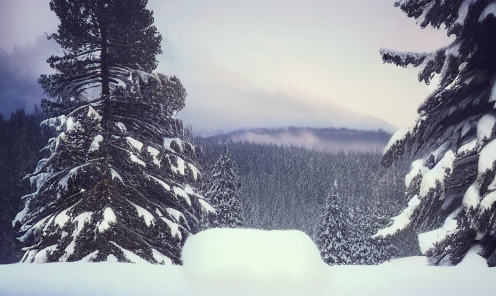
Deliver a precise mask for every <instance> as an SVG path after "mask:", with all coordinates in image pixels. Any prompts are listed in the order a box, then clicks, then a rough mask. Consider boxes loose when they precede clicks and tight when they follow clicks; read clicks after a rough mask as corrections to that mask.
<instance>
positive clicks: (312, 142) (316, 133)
mask: <svg viewBox="0 0 496 296" xmlns="http://www.w3.org/2000/svg"><path fill="white" fill-rule="evenodd" d="M206 138H209V139H211V140H217V141H219V142H229V141H232V142H251V143H259V144H274V145H279V146H291V145H292V146H299V147H305V148H308V149H318V150H324V151H332V152H337V151H381V152H382V150H383V149H384V148H385V147H386V145H387V143H388V141H389V139H390V138H391V134H390V133H388V132H385V131H383V130H356V129H347V128H333V127H329V128H312V127H294V126H292V127H283V128H254V129H240V130H236V131H233V132H230V133H226V134H220V135H214V136H210V137H206Z"/></svg>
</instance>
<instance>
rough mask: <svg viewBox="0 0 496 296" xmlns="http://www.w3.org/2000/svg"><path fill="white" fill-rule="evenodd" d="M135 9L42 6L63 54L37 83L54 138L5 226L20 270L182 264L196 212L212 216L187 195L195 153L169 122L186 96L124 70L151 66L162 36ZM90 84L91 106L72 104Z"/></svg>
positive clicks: (173, 84) (128, 4)
mask: <svg viewBox="0 0 496 296" xmlns="http://www.w3.org/2000/svg"><path fill="white" fill-rule="evenodd" d="M145 4H146V1H137V0H125V1H111V0H96V1H89V0H88V1H58V0H53V1H52V2H51V8H52V10H54V11H55V12H56V13H57V15H58V16H59V17H60V18H61V24H60V26H59V33H58V35H54V36H55V37H54V38H55V39H56V40H57V41H58V42H60V43H61V45H62V47H63V48H65V49H66V50H68V51H69V53H67V54H66V56H65V57H63V58H61V59H56V58H51V62H52V65H58V66H57V67H55V68H56V69H57V70H58V71H59V72H58V73H57V74H56V75H53V76H44V77H42V79H41V83H42V85H43V86H44V88H45V90H46V91H47V93H48V94H50V95H52V96H54V97H53V98H52V100H50V101H49V100H45V101H43V108H44V110H46V111H47V113H48V114H50V115H51V116H52V117H51V118H49V119H47V120H45V121H44V125H45V126H47V127H50V128H53V129H54V131H55V136H54V137H53V138H52V139H50V140H49V142H48V145H47V146H46V148H45V149H46V150H47V151H48V152H49V156H48V157H47V158H45V159H42V160H41V161H39V163H38V166H37V168H36V170H35V172H34V173H32V174H31V175H30V179H31V182H32V184H33V185H34V186H35V187H36V191H35V192H34V193H32V194H28V195H26V196H24V197H23V199H24V209H23V210H22V211H20V212H19V213H18V214H17V216H16V218H15V220H14V223H15V224H16V225H17V227H19V229H20V231H21V233H22V236H21V237H20V238H19V240H20V241H21V242H22V243H23V244H24V249H23V250H25V253H24V256H23V258H22V261H23V262H56V261H59V262H63V261H77V260H86V261H116V260H117V261H120V262H139V261H148V262H152V263H161V264H168V263H173V264H181V248H182V245H183V244H184V242H185V240H186V237H187V236H188V235H189V234H190V233H195V232H197V231H199V229H200V224H199V220H198V218H199V217H200V216H201V211H208V210H213V209H212V208H211V207H210V206H209V205H208V203H207V202H205V201H204V200H203V197H202V196H200V195H199V194H198V193H197V190H196V189H195V187H196V186H197V185H198V182H199V170H198V169H197V160H196V159H197V153H196V149H195V147H194V146H193V145H192V144H190V143H189V142H187V141H184V140H183V127H182V123H181V121H180V120H178V119H176V118H174V115H175V114H176V112H177V111H179V110H180V109H181V108H183V107H184V99H185V97H186V91H185V89H184V88H183V86H182V85H181V83H180V81H179V79H177V78H176V77H166V76H164V75H161V74H150V73H148V72H146V71H141V70H133V71H130V70H132V69H136V68H140V69H144V70H147V71H151V70H152V69H153V68H154V67H155V64H156V61H155V54H156V53H157V52H158V48H159V47H158V45H157V44H156V42H159V39H160V38H159V35H157V34H158V33H156V31H155V29H154V27H153V26H151V24H152V21H153V18H151V12H149V11H148V10H146V9H145V8H144V6H145ZM126 22H129V24H127V25H126V24H124V23H126ZM121 26H123V27H121ZM104 32H106V33H104ZM98 34H101V35H98ZM105 34H106V35H105ZM104 35H105V36H104ZM140 36H141V37H140ZM147 36H148V37H147ZM150 36H154V37H153V38H151V37H150ZM147 38H151V39H147ZM85 40H86V41H87V40H90V41H92V40H97V41H102V42H103V41H104V43H103V45H101V47H98V46H99V44H100V43H98V42H96V43H95V44H96V45H95V47H93V45H92V43H89V44H88V43H85V42H86V41H85ZM83 41H85V42H83ZM128 41H129V42H128ZM148 41H150V44H147V42H148ZM154 44H155V45H154ZM150 46H151V47H152V49H150V48H149V47H150ZM104 56H106V57H104ZM121 58H123V59H121ZM105 60H106V61H107V62H105ZM54 61H59V62H60V63H59V64H57V63H55V64H54ZM80 61H81V62H80ZM103 63H108V65H107V66H108V67H107V70H105V68H104V67H105V66H102V64H103ZM59 66H60V67H59ZM99 67H100V68H99ZM105 71H107V74H104V73H102V72H105ZM126 71H127V72H126ZM105 77H106V78H105ZM47 81H50V84H46V83H47ZM95 83H97V84H98V83H100V84H101V94H100V95H99V97H97V98H96V99H93V98H87V97H84V96H83V95H81V92H83V91H84V90H86V89H88V88H92V87H94V84H95ZM106 84H107V86H108V85H112V87H109V89H107V86H105V85H106ZM52 86H53V88H52Z"/></svg>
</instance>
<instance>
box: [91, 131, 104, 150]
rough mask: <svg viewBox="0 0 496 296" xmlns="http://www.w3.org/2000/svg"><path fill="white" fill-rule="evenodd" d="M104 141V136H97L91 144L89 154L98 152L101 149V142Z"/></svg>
mask: <svg viewBox="0 0 496 296" xmlns="http://www.w3.org/2000/svg"><path fill="white" fill-rule="evenodd" d="M101 141H103V136H102V135H96V136H95V137H94V138H93V142H91V145H90V148H89V149H88V152H93V151H97V150H98V149H100V142H101Z"/></svg>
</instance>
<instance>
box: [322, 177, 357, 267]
mask: <svg viewBox="0 0 496 296" xmlns="http://www.w3.org/2000/svg"><path fill="white" fill-rule="evenodd" d="M349 224H350V217H349V216H348V213H347V212H346V210H345V209H344V205H343V200H342V199H341V197H340V196H339V195H338V193H337V182H336V181H335V182H334V185H333V187H332V189H331V192H330V193H329V195H328V197H327V198H326V199H325V201H324V206H323V208H322V212H321V217H320V224H319V230H318V236H317V246H318V247H319V250H320V256H321V257H322V259H323V260H324V262H325V263H327V264H329V265H340V264H351V263H352V259H353V258H352V249H351V247H352V244H350V242H349V238H350V231H349Z"/></svg>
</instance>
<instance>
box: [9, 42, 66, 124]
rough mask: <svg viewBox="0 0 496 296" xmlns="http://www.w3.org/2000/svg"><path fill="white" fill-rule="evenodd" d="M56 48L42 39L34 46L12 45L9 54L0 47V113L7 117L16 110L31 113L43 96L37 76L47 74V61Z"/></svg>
mask: <svg viewBox="0 0 496 296" xmlns="http://www.w3.org/2000/svg"><path fill="white" fill-rule="evenodd" d="M56 52H57V45H56V44H54V43H53V42H51V41H48V40H46V38H45V37H44V36H40V37H38V38H37V39H36V41H35V43H34V44H28V45H26V46H16V47H14V49H13V50H12V51H11V52H7V51H6V50H4V49H2V48H0V113H1V114H3V115H4V116H5V117H7V118H8V117H9V116H10V114H11V113H12V112H14V111H15V110H17V109H25V110H26V111H27V112H31V111H33V108H34V105H39V104H40V101H41V99H42V98H43V97H44V94H43V90H42V88H41V86H40V85H39V84H38V78H39V76H40V74H43V73H51V72H52V71H53V70H52V69H50V67H49V66H48V64H47V63H46V60H47V58H49V57H50V56H51V55H52V54H55V53H56Z"/></svg>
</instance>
